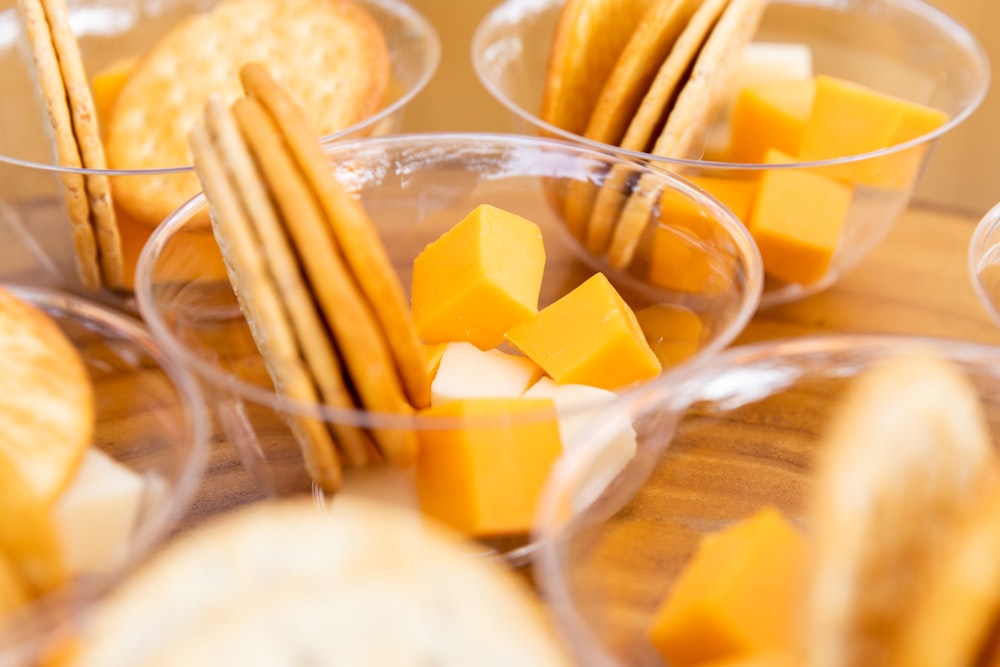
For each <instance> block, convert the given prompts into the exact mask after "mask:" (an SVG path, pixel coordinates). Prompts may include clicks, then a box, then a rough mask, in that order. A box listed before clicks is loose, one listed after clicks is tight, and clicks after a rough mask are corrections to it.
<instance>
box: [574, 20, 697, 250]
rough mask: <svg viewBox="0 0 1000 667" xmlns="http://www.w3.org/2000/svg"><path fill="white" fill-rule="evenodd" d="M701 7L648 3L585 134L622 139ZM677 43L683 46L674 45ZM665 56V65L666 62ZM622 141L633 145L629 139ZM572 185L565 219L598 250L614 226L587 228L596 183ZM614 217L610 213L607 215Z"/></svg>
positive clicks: (602, 139) (663, 102)
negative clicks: (589, 231) (589, 230)
mask: <svg viewBox="0 0 1000 667" xmlns="http://www.w3.org/2000/svg"><path fill="white" fill-rule="evenodd" d="M708 4H710V5H711V4H712V3H708ZM697 7H698V1H697V0H658V1H657V2H654V3H653V4H652V5H650V7H649V8H648V9H647V10H646V13H645V14H644V15H643V17H642V21H640V23H639V25H638V26H637V27H636V29H635V32H634V33H633V34H632V37H631V38H630V39H629V41H628V44H627V45H626V46H625V49H624V50H623V51H622V53H621V55H620V56H619V57H618V60H617V62H616V63H615V66H614V69H613V70H612V71H611V75H610V76H609V77H608V80H607V81H606V82H605V84H604V87H603V89H602V90H601V94H600V96H599V97H598V99H597V104H596V106H595V107H594V111H593V113H592V114H591V116H590V119H589V120H588V122H587V127H586V129H585V131H584V133H583V134H584V136H585V137H587V138H588V139H593V140H594V141H600V142H602V143H606V144H612V145H614V146H618V145H619V144H620V143H621V142H622V139H623V138H624V135H625V131H626V130H627V129H629V128H630V127H631V126H632V125H633V124H634V123H633V121H632V118H633V117H634V116H635V115H636V113H637V111H638V110H639V105H640V102H642V103H644V104H645V108H647V109H648V108H650V107H651V105H650V104H649V101H648V100H649V98H650V97H652V96H653V94H654V93H655V92H656V90H657V89H655V88H654V89H653V90H652V91H651V90H650V86H651V85H652V84H653V83H654V82H656V83H658V84H659V86H660V90H662V88H663V83H662V77H661V76H659V75H658V73H659V72H660V71H661V65H663V66H664V67H666V66H667V65H669V63H670V62H672V61H670V60H668V59H669V58H671V54H672V53H673V54H674V55H673V56H672V58H673V60H674V61H676V60H677V59H678V58H680V59H681V60H683V58H684V51H685V49H684V43H685V41H686V42H690V41H691V33H692V30H691V28H690V26H692V25H694V26H695V27H696V26H697V25H698V23H699V21H694V22H693V23H689V21H690V20H691V18H692V14H693V13H694V11H695V9H696V8H697ZM702 14H704V12H702ZM685 33H686V36H685V40H684V41H682V42H681V43H680V44H679V45H678V39H679V38H680V37H681V36H682V35H685ZM675 45H677V46H678V47H679V48H677V49H676V50H675ZM665 62H666V63H667V65H664V63H665ZM659 104H660V107H665V105H666V99H665V98H661V99H660V102H659ZM664 113H665V108H659V109H658V111H657V114H656V118H659V117H660V116H662V115H663V114H664ZM647 115H648V114H647ZM649 132H652V129H650V130H649ZM630 143H632V144H635V143H636V142H635V141H631V142H630ZM645 143H647V142H643V146H642V147H640V148H634V149H632V150H645ZM624 147H625V148H630V146H629V145H625V146H624ZM612 174H615V175H614V176H612V177H611V178H612V182H613V185H612V187H621V185H624V179H623V178H622V174H621V172H620V171H612ZM619 181H621V183H619ZM571 188H572V191H573V192H572V195H571V196H570V197H567V202H566V210H565V216H566V219H567V224H569V225H570V228H571V229H574V230H577V231H576V235H577V236H578V237H579V238H581V239H583V240H585V242H586V243H587V246H588V248H589V249H590V250H591V251H592V252H594V253H600V252H602V251H603V249H604V246H606V245H607V240H608V238H610V232H609V231H606V230H604V231H603V234H600V233H591V234H589V235H588V234H586V230H587V226H588V219H589V218H590V216H591V213H592V209H593V206H594V201H595V198H596V197H597V194H598V189H597V188H596V187H595V186H594V184H592V183H587V182H580V183H574V184H573V185H572V186H571ZM605 197H607V195H605ZM611 220H612V218H610V217H609V218H608V221H609V222H610V221H611ZM602 230H603V227H598V230H597V231H598V232H601V231H602ZM588 236H590V237H591V238H588Z"/></svg>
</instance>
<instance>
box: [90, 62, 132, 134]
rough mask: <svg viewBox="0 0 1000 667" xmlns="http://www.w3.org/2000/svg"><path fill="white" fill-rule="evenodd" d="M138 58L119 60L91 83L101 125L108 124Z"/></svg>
mask: <svg viewBox="0 0 1000 667" xmlns="http://www.w3.org/2000/svg"><path fill="white" fill-rule="evenodd" d="M136 60H138V57H137V56H131V57H126V58H119V59H118V60H116V61H114V62H113V63H111V64H110V65H108V66H107V67H105V68H104V69H102V70H101V71H100V72H98V73H97V74H95V75H94V79H93V82H92V83H91V90H92V91H93V95H94V108H95V110H96V111H97V119H98V121H100V122H101V123H107V122H108V118H110V116H111V108H112V107H113V106H114V104H115V100H117V99H118V93H119V92H121V89H122V86H124V85H125V81H127V80H128V77H129V75H130V74H131V73H132V69H133V67H134V66H135V62H136Z"/></svg>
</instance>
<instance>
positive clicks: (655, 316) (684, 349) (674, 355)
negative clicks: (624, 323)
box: [635, 303, 703, 368]
mask: <svg viewBox="0 0 1000 667" xmlns="http://www.w3.org/2000/svg"><path fill="white" fill-rule="evenodd" d="M635 319H636V320H637V321H638V322H639V326H640V327H641V328H642V333H643V334H645V336H646V342H647V343H649V347H650V348H651V349H652V350H653V354H655V355H656V358H657V359H659V360H660V365H662V366H663V367H664V368H667V367H669V366H674V365H676V364H679V363H681V362H682V361H684V360H686V359H690V358H691V357H693V356H694V355H695V354H697V352H698V350H699V349H700V347H701V334H702V330H703V327H702V323H701V318H700V317H698V314H697V313H696V312H694V311H693V310H691V309H689V308H685V307H684V306H677V305H674V304H670V303H654V304H653V305H651V306H647V307H645V308H643V309H641V310H637V311H636V312H635Z"/></svg>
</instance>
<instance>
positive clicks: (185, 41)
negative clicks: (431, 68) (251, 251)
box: [18, 0, 390, 290]
mask: <svg viewBox="0 0 1000 667" xmlns="http://www.w3.org/2000/svg"><path fill="white" fill-rule="evenodd" d="M18 8H19V10H20V12H21V15H22V17H23V19H24V23H25V29H26V30H25V31H26V34H27V35H28V38H29V43H30V47H31V53H32V56H33V60H34V67H35V71H36V73H37V79H38V84H39V88H40V91H41V94H42V97H43V99H44V104H45V108H46V112H47V114H48V116H49V119H50V121H51V125H52V128H53V132H54V137H53V140H54V145H55V153H56V161H57V163H58V165H59V166H61V167H70V168H73V169H80V168H83V169H86V170H88V171H87V172H85V173H81V172H72V171H67V172H60V178H61V181H62V186H63V191H64V195H65V200H66V207H67V213H68V217H69V220H70V223H71V229H72V236H73V244H74V249H75V254H76V259H77V273H78V275H79V278H80V282H81V284H82V286H83V287H84V288H85V289H88V290H98V289H101V288H107V289H111V290H123V289H126V290H127V289H129V288H130V286H131V282H132V276H131V272H132V271H133V270H134V266H128V265H129V264H130V263H134V261H135V258H136V257H137V256H138V248H135V247H132V246H134V245H136V244H137V243H138V244H141V243H144V242H145V239H146V238H147V237H148V235H149V233H150V232H151V231H152V229H153V228H155V226H156V225H158V224H159V223H160V222H161V221H162V220H163V219H164V218H166V217H167V216H168V215H169V214H170V213H171V212H172V211H173V210H175V209H176V208H177V207H178V206H180V205H181V204H183V203H184V202H185V201H186V200H187V199H189V198H190V197H192V196H194V195H195V194H197V193H198V191H199V189H200V187H199V184H198V179H197V178H196V177H195V175H194V174H193V173H192V172H190V171H179V172H177V171H174V172H169V171H168V172H164V173H149V170H162V169H165V168H177V167H185V166H188V165H190V164H191V162H192V159H191V154H190V150H189V147H188V142H187V132H188V130H189V129H190V127H191V125H192V124H193V123H194V122H195V120H196V119H197V117H198V116H199V114H201V112H202V110H203V109H204V105H205V100H206V98H207V97H208V96H209V95H210V94H216V95H220V96H222V97H223V98H226V99H232V98H234V97H236V96H237V95H239V92H240V84H239V79H238V75H237V72H238V69H239V67H240V66H242V65H243V64H245V63H247V62H250V61H263V62H267V63H268V65H269V66H270V67H271V68H272V71H274V73H275V76H276V77H277V78H278V79H279V80H280V81H281V82H282V85H284V86H285V87H287V88H288V90H289V91H290V92H291V93H292V94H293V95H294V97H295V98H296V100H297V101H298V102H299V103H300V104H301V105H302V106H303V109H304V110H305V112H306V114H307V116H308V118H309V120H310V122H311V123H313V125H314V127H316V128H317V130H318V131H319V132H320V133H321V134H323V135H328V134H332V133H335V132H339V131H341V130H344V129H346V128H348V127H350V126H352V125H354V124H356V123H358V122H360V121H362V120H364V119H365V118H367V117H369V116H370V115H372V114H373V113H374V112H375V111H377V109H378V108H379V107H380V106H381V105H382V103H383V101H384V98H385V95H386V91H387V90H388V84H389V68H390V62H389V50H388V46H387V44H386V40H385V36H384V35H383V34H382V29H381V27H380V26H379V25H378V23H377V22H376V21H375V19H374V18H373V17H372V16H370V15H369V14H368V12H367V11H366V10H365V9H364V8H363V7H361V6H360V5H358V4H356V3H353V2H350V1H349V0H254V1H253V2H246V1H244V0H224V1H223V2H220V3H219V4H218V5H216V6H215V7H214V8H213V9H212V10H211V11H208V12H206V13H203V14H196V15H192V16H190V17H188V18H187V19H186V20H184V21H181V22H180V23H178V24H177V25H175V26H173V27H172V28H171V29H170V30H168V31H167V33H166V34H165V35H164V36H163V37H162V38H161V39H160V40H158V41H157V42H156V43H155V44H153V45H152V47H151V48H150V50H149V51H148V52H146V53H145V54H142V55H141V57H139V58H137V59H135V61H134V64H132V65H131V66H130V68H129V69H128V70H127V72H128V73H127V75H126V77H125V79H124V82H123V84H122V85H121V88H120V90H118V91H117V94H116V95H115V97H114V100H113V102H112V103H111V106H110V110H109V111H108V115H107V118H106V123H105V124H104V125H105V127H104V128H103V131H102V128H99V127H98V114H97V111H96V110H95V104H94V97H93V94H92V91H91V87H90V83H89V81H88V78H87V73H86V72H85V70H84V66H83V60H82V58H81V53H80V48H79V45H78V44H77V41H76V38H75V36H74V34H73V32H72V30H71V28H70V24H69V20H68V14H67V8H66V5H65V0H18ZM107 169H111V170H116V171H117V170H121V171H125V170H129V171H133V172H139V173H131V174H128V175H125V174H118V173H116V171H113V172H107V171H106V170H107ZM144 172H145V173H144ZM112 174H113V178H109V176H111V175H112ZM112 195H113V198H112ZM123 238H124V240H125V244H124V245H125V247H124V250H123Z"/></svg>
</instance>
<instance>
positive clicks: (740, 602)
mask: <svg viewBox="0 0 1000 667" xmlns="http://www.w3.org/2000/svg"><path fill="white" fill-rule="evenodd" d="M808 558H809V556H808V544H807V543H806V541H805V539H804V538H803V536H802V535H801V534H800V533H799V532H798V531H797V530H796V529H795V528H794V527H792V526H791V525H789V524H788V523H787V522H786V521H785V519H784V518H783V517H782V516H781V514H780V513H779V512H778V511H777V510H775V509H773V508H765V509H763V510H761V511H759V512H757V513H756V514H754V515H753V516H751V517H749V518H748V519H745V520H743V521H740V522H738V523H736V524H733V525H732V526H730V527H728V528H725V529H723V530H722V531H720V532H719V533H716V534H714V535H709V536H707V537H705V538H704V539H703V540H702V542H701V543H700V544H699V546H698V549H697V551H696V552H695V554H694V556H693V558H692V559H691V561H690V562H689V563H688V564H687V566H686V567H685V568H684V570H683V571H682V572H681V574H680V576H679V578H678V579H677V581H676V582H675V584H674V586H673V588H672V590H671V591H670V593H669V595H668V596H667V598H666V599H665V600H664V601H663V603H662V604H661V605H660V607H659V609H657V611H656V614H655V617H654V621H653V624H652V626H651V629H650V634H649V636H650V640H651V641H652V643H653V645H654V646H655V647H656V648H657V649H658V651H659V652H660V654H661V655H662V656H663V659H664V660H665V661H666V662H667V663H668V664H670V665H672V666H673V667H686V666H687V665H701V664H704V663H705V662H707V661H711V660H723V659H727V658H736V657H739V656H745V655H751V654H756V653H764V652H768V651H782V650H789V649H790V648H791V647H792V646H793V645H794V644H793V642H794V641H795V635H796V630H797V628H796V625H795V618H796V614H797V612H798V610H799V609H800V607H801V602H802V596H803V592H804V586H805V580H806V574H807V569H808ZM737 664H739V663H737ZM751 664H752V663H751Z"/></svg>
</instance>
